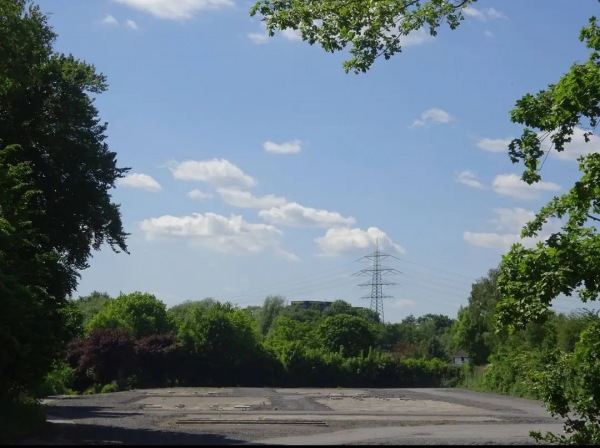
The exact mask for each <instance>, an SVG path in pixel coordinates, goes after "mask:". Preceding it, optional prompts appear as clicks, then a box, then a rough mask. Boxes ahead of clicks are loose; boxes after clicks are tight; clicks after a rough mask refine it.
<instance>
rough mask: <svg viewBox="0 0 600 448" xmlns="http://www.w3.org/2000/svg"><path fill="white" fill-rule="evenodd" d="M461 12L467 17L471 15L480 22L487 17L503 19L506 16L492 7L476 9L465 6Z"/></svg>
mask: <svg viewBox="0 0 600 448" xmlns="http://www.w3.org/2000/svg"><path fill="white" fill-rule="evenodd" d="M462 12H463V13H464V14H465V15H466V16H468V17H473V18H475V19H477V20H481V21H482V22H485V21H486V20H488V19H505V18H506V16H505V15H504V13H503V12H501V11H498V10H497V9H494V8H491V7H490V8H481V9H477V8H474V7H473V6H467V7H466V8H464V9H463V10H462Z"/></svg>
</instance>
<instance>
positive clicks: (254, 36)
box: [247, 32, 269, 45]
mask: <svg viewBox="0 0 600 448" xmlns="http://www.w3.org/2000/svg"><path fill="white" fill-rule="evenodd" d="M247 36H248V39H250V40H251V41H252V42H254V43H255V44H257V45H262V44H266V43H268V42H269V35H268V34H267V33H266V32H264V33H248V34H247Z"/></svg>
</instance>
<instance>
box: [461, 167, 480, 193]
mask: <svg viewBox="0 0 600 448" xmlns="http://www.w3.org/2000/svg"><path fill="white" fill-rule="evenodd" d="M456 181H457V182H459V183H461V184H463V185H466V186H467V187H471V188H480V189H482V188H485V187H484V185H483V184H482V183H481V182H479V180H477V176H476V175H475V173H473V172H472V171H470V170H464V171H461V172H460V173H458V176H456Z"/></svg>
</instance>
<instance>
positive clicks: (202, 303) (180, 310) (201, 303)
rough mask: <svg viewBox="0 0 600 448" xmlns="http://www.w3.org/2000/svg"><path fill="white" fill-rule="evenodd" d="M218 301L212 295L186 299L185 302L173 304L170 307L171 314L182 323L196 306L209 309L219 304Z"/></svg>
mask: <svg viewBox="0 0 600 448" xmlns="http://www.w3.org/2000/svg"><path fill="white" fill-rule="evenodd" d="M218 303H219V302H217V301H216V300H215V299H213V298H212V297H207V298H206V299H202V300H186V301H184V302H181V303H178V304H177V305H173V306H172V307H171V308H169V311H168V313H169V315H170V316H171V317H172V318H173V319H174V321H175V322H177V324H178V325H180V324H181V323H182V322H183V321H184V320H185V318H186V316H187V315H188V314H189V313H190V312H191V311H192V310H193V309H195V308H199V309H200V310H204V311H205V310H207V309H209V308H211V307H213V306H216V305H218Z"/></svg>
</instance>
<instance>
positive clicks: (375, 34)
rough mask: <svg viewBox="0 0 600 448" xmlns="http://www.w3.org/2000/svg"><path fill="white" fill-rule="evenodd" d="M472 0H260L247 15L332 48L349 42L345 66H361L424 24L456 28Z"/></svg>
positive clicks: (394, 49) (392, 50) (395, 48)
mask: <svg viewBox="0 0 600 448" xmlns="http://www.w3.org/2000/svg"><path fill="white" fill-rule="evenodd" d="M475 1H476V0H428V1H415V0H379V1H364V0H303V1H297V0H260V1H258V2H257V3H256V4H255V5H254V6H253V7H252V9H251V11H250V15H251V16H254V15H256V14H259V15H261V16H262V18H263V21H264V22H265V24H266V26H267V31H268V33H269V35H270V36H273V35H274V34H275V31H277V30H285V29H293V30H297V31H298V32H300V35H301V36H302V39H303V40H305V41H306V42H308V43H309V44H311V45H313V44H315V43H318V44H319V45H321V47H322V48H323V49H324V50H325V51H328V52H331V53H334V52H336V51H341V50H343V49H345V48H346V47H350V54H351V55H352V57H351V58H350V59H349V60H347V61H345V62H344V69H345V70H346V72H348V71H350V70H353V71H354V72H356V73H361V72H366V71H367V70H369V69H370V68H371V66H372V65H373V63H374V62H375V60H376V59H377V58H379V57H381V56H383V57H384V58H385V59H389V58H390V57H392V56H393V55H394V54H396V53H399V52H401V51H402V46H403V44H404V38H405V37H406V36H407V35H409V34H410V33H412V32H415V31H418V30H420V29H422V28H426V29H427V31H428V32H429V33H430V34H431V35H432V36H435V35H436V34H437V29H438V28H439V27H440V26H441V25H442V24H443V23H444V22H445V23H446V24H447V25H448V26H449V27H450V29H455V28H456V27H458V26H459V24H460V22H461V20H463V15H462V10H463V8H465V7H467V6H468V5H469V4H471V3H475Z"/></svg>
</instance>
